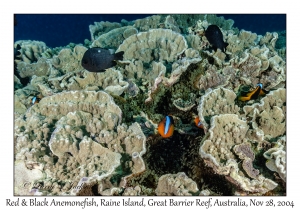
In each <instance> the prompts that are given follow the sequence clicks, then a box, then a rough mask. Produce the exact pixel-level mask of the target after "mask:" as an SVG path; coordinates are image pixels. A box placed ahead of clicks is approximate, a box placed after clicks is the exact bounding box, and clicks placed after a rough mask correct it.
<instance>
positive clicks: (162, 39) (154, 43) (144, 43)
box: [116, 29, 187, 63]
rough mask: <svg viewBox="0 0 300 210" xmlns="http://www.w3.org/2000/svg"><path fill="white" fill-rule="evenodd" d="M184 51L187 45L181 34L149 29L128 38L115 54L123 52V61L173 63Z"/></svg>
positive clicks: (167, 30) (166, 30)
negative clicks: (136, 60)
mask: <svg viewBox="0 0 300 210" xmlns="http://www.w3.org/2000/svg"><path fill="white" fill-rule="evenodd" d="M186 49H187V43H186V41H185V39H184V37H183V36H182V35H181V34H179V33H176V32H173V31H171V30H169V29H151V30H149V31H148V32H140V33H138V34H136V35H132V36H130V37H128V38H127V39H125V40H124V42H123V43H122V44H121V45H120V46H119V48H118V50H117V51H116V52H119V51H124V52H125V53H124V60H132V59H138V60H141V61H143V62H146V63H149V62H150V61H152V60H153V59H155V60H159V61H162V60H166V61H168V62H173V61H175V59H176V57H177V56H178V55H180V54H181V53H183V51H184V50H186ZM151 54H154V58H153V57H152V55H151Z"/></svg>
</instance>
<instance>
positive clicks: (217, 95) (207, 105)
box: [198, 88, 240, 128]
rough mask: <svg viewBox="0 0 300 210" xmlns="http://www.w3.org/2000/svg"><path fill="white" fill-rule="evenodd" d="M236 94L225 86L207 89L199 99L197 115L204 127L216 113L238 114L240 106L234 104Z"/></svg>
mask: <svg viewBox="0 0 300 210" xmlns="http://www.w3.org/2000/svg"><path fill="white" fill-rule="evenodd" d="M235 98H236V94H235V93H234V92H233V91H231V90H229V89H225V88H217V89H214V90H212V89H208V90H207V92H206V93H205V95H203V96H202V97H201V99H200V102H199V106H198V115H199V118H200V121H201V122H202V123H203V125H204V127H206V128H208V125H209V120H210V118H211V117H212V116H214V115H218V114H229V113H231V114H238V113H239V110H240V108H239V107H238V106H237V105H235V103H234V100H235Z"/></svg>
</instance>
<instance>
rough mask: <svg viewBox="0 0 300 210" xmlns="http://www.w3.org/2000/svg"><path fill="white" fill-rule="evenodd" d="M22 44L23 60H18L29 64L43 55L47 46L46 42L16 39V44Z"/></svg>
mask: <svg viewBox="0 0 300 210" xmlns="http://www.w3.org/2000/svg"><path fill="white" fill-rule="evenodd" d="M17 45H20V47H21V49H20V50H19V52H20V53H21V56H20V57H21V61H19V60H16V62H17V63H19V62H25V63H27V64H29V63H34V62H37V61H38V59H39V58H41V57H42V53H43V52H45V51H46V49H47V46H46V44H45V43H44V42H40V41H31V40H20V41H16V42H15V44H14V46H15V47H16V46H17Z"/></svg>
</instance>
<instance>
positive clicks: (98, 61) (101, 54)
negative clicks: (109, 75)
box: [81, 47, 124, 72]
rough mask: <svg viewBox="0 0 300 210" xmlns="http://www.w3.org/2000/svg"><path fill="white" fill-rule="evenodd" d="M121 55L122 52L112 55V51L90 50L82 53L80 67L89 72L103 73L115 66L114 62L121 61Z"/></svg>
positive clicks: (96, 48)
mask: <svg viewBox="0 0 300 210" xmlns="http://www.w3.org/2000/svg"><path fill="white" fill-rule="evenodd" d="M123 54H124V52H123V51H121V52H118V53H116V54H114V53H113V51H112V50H107V49H104V48H100V47H95V48H90V49H88V50H87V51H86V52H85V53H84V55H83V57H82V60H81V65H82V67H83V68H85V69H86V70H88V71H90V72H104V71H105V70H106V69H108V68H111V67H113V66H115V65H117V63H116V62H115V61H116V60H122V59H123Z"/></svg>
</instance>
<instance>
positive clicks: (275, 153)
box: [264, 136, 286, 181]
mask: <svg viewBox="0 0 300 210" xmlns="http://www.w3.org/2000/svg"><path fill="white" fill-rule="evenodd" d="M264 157H265V158H266V159H267V162H266V166H267V168H268V169H270V170H271V171H276V172H277V173H278V174H279V176H280V177H281V179H283V180H284V181H286V140H285V136H282V137H280V138H279V139H278V140H277V142H275V146H274V147H272V148H271V149H269V150H268V151H266V152H265V153H264Z"/></svg>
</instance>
